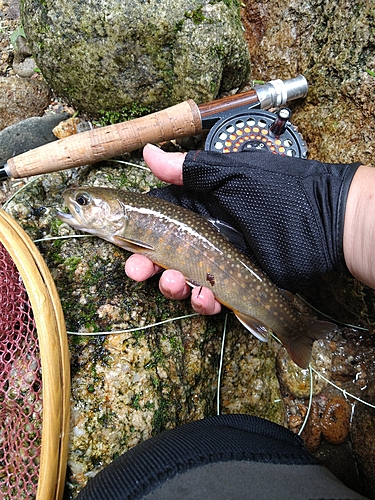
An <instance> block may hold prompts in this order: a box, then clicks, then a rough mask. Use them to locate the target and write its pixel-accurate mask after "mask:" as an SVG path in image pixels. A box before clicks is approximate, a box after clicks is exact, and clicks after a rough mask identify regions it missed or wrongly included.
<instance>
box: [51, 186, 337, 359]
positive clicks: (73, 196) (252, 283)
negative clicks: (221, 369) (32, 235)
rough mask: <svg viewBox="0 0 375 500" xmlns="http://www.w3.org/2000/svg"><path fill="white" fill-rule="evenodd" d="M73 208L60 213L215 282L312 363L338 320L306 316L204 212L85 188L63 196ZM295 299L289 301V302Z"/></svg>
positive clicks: (253, 322) (196, 279)
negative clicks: (316, 345)
mask: <svg viewBox="0 0 375 500" xmlns="http://www.w3.org/2000/svg"><path fill="white" fill-rule="evenodd" d="M63 196H64V200H65V203H66V204H67V206H68V208H69V210H70V214H66V213H63V212H60V211H59V212H58V213H57V216H58V217H59V218H60V219H61V220H62V221H63V222H66V223H68V224H70V225H71V226H73V227H75V228H76V229H79V230H81V231H86V232H88V233H91V234H94V235H96V236H99V237H100V238H103V239H105V240H107V241H110V242H111V243H114V244H115V245H118V246H120V247H122V248H124V249H126V250H128V251H130V252H133V253H141V254H143V255H145V256H147V257H149V258H150V259H151V260H152V261H153V262H155V263H156V264H158V265H159V266H161V267H163V268H165V269H176V270H178V271H180V272H181V273H182V274H183V275H184V276H185V279H186V282H187V283H189V284H190V285H192V286H208V287H209V288H211V289H212V291H213V293H214V295H215V297H216V299H217V300H218V301H219V302H221V303H222V304H223V305H225V306H227V307H228V308H229V309H231V310H232V311H233V312H234V313H235V315H236V316H237V318H238V319H239V320H240V321H241V323H242V324H243V325H244V326H245V327H246V328H247V329H248V330H249V331H250V332H252V333H253V334H254V335H255V336H256V337H258V338H259V339H260V340H263V341H264V340H267V338H266V334H267V332H268V331H269V330H272V331H273V332H274V333H275V334H276V335H277V337H278V338H279V339H280V340H281V342H282V343H283V345H284V346H285V348H286V349H287V351H288V352H289V354H290V356H291V358H292V359H293V361H294V362H295V363H296V364H297V365H299V366H300V367H302V368H306V367H307V366H308V363H309V360H310V355H311V349H312V344H313V342H314V340H316V339H318V338H319V337H321V336H323V335H324V334H326V333H328V332H330V331H332V330H333V329H334V328H335V325H333V324H332V323H327V322H323V321H315V320H311V319H310V318H306V317H304V316H302V315H301V314H299V312H298V311H297V310H296V309H295V308H294V307H293V306H292V304H291V300H293V296H292V295H291V294H289V295H290V296H291V300H290V297H288V296H287V295H286V294H284V293H283V292H282V291H281V290H279V289H278V288H277V287H276V286H275V285H274V284H273V283H272V282H271V281H270V280H269V278H267V276H266V275H265V274H264V273H263V272H262V271H261V270H260V269H258V268H257V267H256V266H255V265H254V264H253V263H252V262H251V261H250V260H249V258H248V257H246V256H245V255H244V254H243V253H242V252H240V251H239V250H238V249H237V248H236V247H235V246H234V245H232V244H231V243H230V242H229V241H227V239H226V238H225V237H224V236H222V235H221V234H220V233H219V231H218V230H217V229H216V228H215V227H214V226H213V225H212V224H211V223H210V222H209V221H208V220H206V219H205V218H204V217H202V216H200V215H197V214H195V213H194V212H191V211H190V210H187V209H185V208H182V207H179V206H177V205H174V204H173V203H169V202H167V201H164V200H161V199H159V198H155V197H153V196H147V195H142V194H140V193H134V192H128V191H121V190H116V189H109V188H93V187H82V188H78V189H74V188H73V189H68V190H66V191H65V192H64V194H63ZM288 299H289V300H288Z"/></svg>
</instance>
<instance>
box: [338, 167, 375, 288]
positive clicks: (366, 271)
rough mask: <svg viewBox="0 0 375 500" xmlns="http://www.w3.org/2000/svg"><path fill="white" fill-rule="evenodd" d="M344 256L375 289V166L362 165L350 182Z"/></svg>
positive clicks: (358, 277) (363, 280)
mask: <svg viewBox="0 0 375 500" xmlns="http://www.w3.org/2000/svg"><path fill="white" fill-rule="evenodd" d="M343 248H344V257H345V262H346V265H347V267H348V269H349V271H350V272H351V274H353V276H355V277H356V278H357V279H359V280H360V281H362V282H363V283H365V284H366V285H368V286H370V287H371V288H374V289H375V168H374V167H368V166H363V165H362V166H361V167H359V168H358V170H357V172H356V174H355V176H354V177H353V180H352V183H351V185H350V189H349V194H348V199H347V204H346V211H345V222H344V241H343Z"/></svg>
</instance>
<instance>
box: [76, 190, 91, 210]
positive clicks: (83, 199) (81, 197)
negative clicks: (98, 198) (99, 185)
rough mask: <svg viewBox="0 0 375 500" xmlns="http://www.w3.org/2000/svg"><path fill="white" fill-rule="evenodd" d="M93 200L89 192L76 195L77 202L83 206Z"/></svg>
mask: <svg viewBox="0 0 375 500" xmlns="http://www.w3.org/2000/svg"><path fill="white" fill-rule="evenodd" d="M90 201H91V196H90V195H89V194H88V193H80V194H78V195H77V196H76V202H77V203H78V205H81V206H82V207H83V206H85V205H88V204H89V203H90Z"/></svg>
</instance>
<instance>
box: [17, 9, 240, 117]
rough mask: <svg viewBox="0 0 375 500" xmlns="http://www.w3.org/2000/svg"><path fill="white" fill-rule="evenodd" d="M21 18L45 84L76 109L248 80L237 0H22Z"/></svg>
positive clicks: (198, 95)
mask: <svg viewBox="0 0 375 500" xmlns="http://www.w3.org/2000/svg"><path fill="white" fill-rule="evenodd" d="M21 5H22V9H21V12H22V15H21V17H22V23H23V26H24V29H25V33H26V35H27V40H28V43H29V46H30V47H31V50H32V52H33V55H34V57H35V60H36V61H37V64H38V67H39V68H40V70H41V72H42V73H43V76H44V77H45V78H46V80H47V82H48V83H49V84H50V86H51V87H52V88H53V89H54V90H55V91H56V92H58V93H59V94H60V95H61V96H63V97H65V98H66V99H67V100H68V101H69V102H71V103H73V104H74V105H75V106H76V107H78V108H79V109H80V110H81V111H87V112H90V113H93V114H100V112H101V111H102V110H113V111H120V110H122V111H123V112H126V110H129V109H130V108H131V107H132V106H134V103H136V104H137V105H139V107H140V108H147V109H150V110H151V111H153V110H158V109H162V108H165V107H168V106H170V105H172V104H175V103H177V102H181V101H184V100H186V99H189V98H191V99H194V100H196V101H197V102H206V101H209V100H212V99H214V98H215V97H216V96H217V94H218V92H219V90H220V91H225V90H226V91H229V90H231V89H233V88H235V87H238V86H240V85H242V84H244V83H246V82H247V79H248V77H249V67H250V63H249V53H248V50H247V46H246V42H245V39H244V36H243V30H242V26H241V22H240V16H239V8H238V5H237V3H236V2H228V1H224V0H220V1H217V0H215V1H213V0H211V1H207V0H189V1H188V2H186V1H182V0H167V1H164V2H160V1H158V0H152V1H150V2H143V1H141V0H133V1H132V2H121V1H119V0H95V1H94V2H90V4H88V3H87V2H83V1H78V2H69V1H66V0H58V1H55V2H51V1H50V0H47V1H45V0H43V1H42V0H38V1H36V2H35V1H30V0H22V1H21Z"/></svg>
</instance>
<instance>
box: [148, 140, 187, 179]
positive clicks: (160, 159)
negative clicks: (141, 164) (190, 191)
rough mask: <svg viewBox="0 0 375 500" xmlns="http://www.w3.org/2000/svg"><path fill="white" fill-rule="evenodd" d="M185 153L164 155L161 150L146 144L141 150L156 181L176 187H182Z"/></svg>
mask: <svg viewBox="0 0 375 500" xmlns="http://www.w3.org/2000/svg"><path fill="white" fill-rule="evenodd" d="M185 156H186V153H166V152H165V151H163V150H162V149H160V148H158V147H157V146H154V145H153V144H147V145H146V146H145V147H144V148H143V158H144V160H145V162H146V163H147V165H148V167H149V168H150V169H151V171H152V173H153V174H154V175H156V177H157V178H158V179H160V180H161V181H164V182H168V183H170V184H175V185H176V186H182V184H183V182H182V164H183V162H184V159H185Z"/></svg>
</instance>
